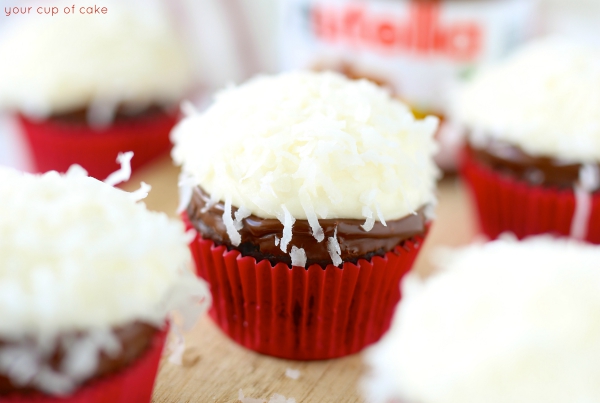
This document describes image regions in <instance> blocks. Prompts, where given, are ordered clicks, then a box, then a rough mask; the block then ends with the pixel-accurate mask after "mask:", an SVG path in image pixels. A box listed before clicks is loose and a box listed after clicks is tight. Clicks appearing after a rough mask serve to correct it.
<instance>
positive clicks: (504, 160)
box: [467, 140, 582, 189]
mask: <svg viewBox="0 0 600 403" xmlns="http://www.w3.org/2000/svg"><path fill="white" fill-rule="evenodd" d="M467 152H469V153H470V154H471V156H472V157H473V158H475V159H476V160H477V161H479V162H480V163H482V164H484V165H486V166H488V167H490V168H491V169H493V170H494V171H497V172H501V173H503V174H505V175H509V176H512V177H514V178H515V179H517V180H521V181H525V182H527V183H529V184H532V185H537V186H547V187H557V188H561V189H564V188H569V189H572V188H573V186H574V185H575V184H576V183H577V181H578V180H579V170H580V169H581V166H582V164H577V163H573V162H569V163H566V162H562V161H559V160H557V159H554V158H550V157H534V156H531V155H529V154H527V153H526V152H525V151H523V150H522V149H520V148H519V147H517V146H514V145H512V144H508V143H506V142H502V141H499V140H489V141H488V142H487V143H486V144H485V145H483V146H477V147H476V146H474V145H473V144H472V143H471V144H469V145H468V150H467Z"/></svg>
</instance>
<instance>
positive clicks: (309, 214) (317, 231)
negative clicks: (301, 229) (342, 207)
mask: <svg viewBox="0 0 600 403" xmlns="http://www.w3.org/2000/svg"><path fill="white" fill-rule="evenodd" d="M299 196H300V204H301V205H302V208H303V209H304V213H305V214H306V219H307V220H308V224H309V225H310V228H311V230H312V235H313V237H315V239H316V240H317V242H321V241H323V239H325V233H324V232H323V228H321V225H320V224H319V219H318V218H317V214H316V213H315V209H314V206H313V204H312V202H311V200H310V196H309V195H308V193H306V192H300V194H299Z"/></svg>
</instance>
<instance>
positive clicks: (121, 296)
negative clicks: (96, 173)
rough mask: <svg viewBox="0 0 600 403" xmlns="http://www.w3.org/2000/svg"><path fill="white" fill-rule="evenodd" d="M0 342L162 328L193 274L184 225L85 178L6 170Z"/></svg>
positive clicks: (0, 219) (0, 180)
mask: <svg viewBox="0 0 600 403" xmlns="http://www.w3.org/2000/svg"><path fill="white" fill-rule="evenodd" d="M0 200H2V208H0V317H1V318H2V320H0V339H7V338H8V339H14V340H18V339H19V338H21V337H24V336H32V337H39V338H40V339H42V338H51V337H53V336H55V335H58V334H60V333H62V332H64V331H68V330H73V329H76V330H81V329H90V328H107V327H114V326H119V325H122V324H126V323H128V322H131V321H134V320H137V321H143V322H148V323H152V324H156V325H159V326H160V325H162V323H163V322H164V320H165V318H166V316H167V313H168V312H169V311H170V310H171V309H173V308H174V303H175V302H176V299H177V298H178V296H177V295H176V293H177V292H181V295H180V296H179V297H181V296H183V295H184V294H185V295H187V291H185V290H188V289H190V287H192V289H193V288H194V287H195V288H196V289H197V290H200V292H206V288H205V287H204V285H203V284H202V283H200V282H199V281H198V280H196V279H195V278H194V277H193V276H192V275H191V274H190V272H189V270H188V264H190V261H191V260H190V253H189V251H188V248H187V241H188V236H186V234H185V231H184V228H183V225H182V224H181V223H180V222H176V221H171V220H169V219H168V218H167V216H166V215H165V214H163V213H156V212H150V211H148V210H147V209H146V207H145V205H144V204H143V203H136V200H135V194H130V193H127V192H124V191H122V190H119V189H116V188H113V187H111V186H108V185H106V184H104V183H102V182H100V181H98V180H96V179H93V178H91V177H88V176H87V175H86V174H85V171H83V170H82V169H81V168H78V169H77V168H72V169H71V170H70V171H69V172H68V173H67V174H65V175H60V174H58V173H56V172H53V171H52V172H48V173H46V174H44V175H41V176H40V175H31V174H24V173H20V172H17V171H13V170H9V169H0Z"/></svg>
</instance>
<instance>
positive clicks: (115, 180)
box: [104, 151, 133, 186]
mask: <svg viewBox="0 0 600 403" xmlns="http://www.w3.org/2000/svg"><path fill="white" fill-rule="evenodd" d="M132 158H133V151H127V152H126V153H119V155H117V162H118V163H119V164H120V165H121V169H119V170H118V171H115V172H113V173H112V174H110V175H108V178H106V179H104V183H106V184H107V185H109V186H115V185H118V184H119V183H123V182H127V181H128V180H129V178H130V177H131V159H132Z"/></svg>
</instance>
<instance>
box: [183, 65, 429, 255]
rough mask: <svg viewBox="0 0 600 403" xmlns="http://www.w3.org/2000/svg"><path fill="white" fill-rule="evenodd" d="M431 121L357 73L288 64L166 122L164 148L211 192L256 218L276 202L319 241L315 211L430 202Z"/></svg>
mask: <svg viewBox="0 0 600 403" xmlns="http://www.w3.org/2000/svg"><path fill="white" fill-rule="evenodd" d="M365 111H368V113H365ZM436 128H437V119H436V118H433V117H429V118H426V119H424V120H416V119H415V118H414V116H413V115H412V113H411V112H410V111H409V109H408V108H407V107H406V106H405V105H403V104H402V103H400V102H398V101H396V100H394V99H392V98H391V97H390V95H389V94H388V93H387V92H386V91H385V90H383V89H381V88H379V87H377V86H376V85H374V84H372V83H370V82H368V81H366V80H358V81H351V80H348V79H346V78H344V77H343V76H341V75H338V74H334V73H309V72H292V73H286V74H281V75H279V76H274V77H259V78H256V79H253V80H251V81H249V82H248V83H246V84H243V85H241V86H239V87H236V88H228V89H226V90H223V91H221V92H220V93H218V94H217V96H216V99H215V102H214V104H213V105H212V106H211V107H210V108H209V109H208V110H207V111H206V112H205V113H203V114H199V115H192V116H189V117H187V118H186V119H184V120H183V121H182V122H181V123H180V124H179V125H178V126H177V127H176V128H175V130H174V132H173V135H172V138H173V140H174V143H175V148H174V150H173V158H174V160H175V161H176V162H177V163H178V164H180V165H182V166H183V170H184V171H185V172H188V173H189V174H190V175H192V176H193V177H194V178H195V180H196V183H197V184H199V185H201V186H202V187H203V189H205V190H206V191H207V192H208V193H209V194H211V195H212V196H215V197H217V198H218V199H219V200H226V198H227V197H231V202H232V205H234V206H245V207H246V208H247V209H248V210H250V211H251V212H252V214H254V215H257V216H259V217H262V218H279V217H284V216H285V214H286V213H285V211H284V208H285V209H287V211H289V214H290V215H291V217H293V218H294V219H302V220H304V219H305V220H308V222H309V224H310V226H311V228H312V232H313V235H314V237H315V238H316V239H317V240H318V241H323V240H324V238H325V237H324V233H323V229H322V228H321V226H320V224H319V221H318V220H319V218H321V219H325V218H355V219H358V218H362V217H364V216H363V207H364V206H368V207H369V208H371V209H377V218H378V219H379V220H381V221H384V219H385V220H394V219H399V218H402V217H404V216H406V215H408V214H410V213H411V212H413V211H415V210H417V209H419V208H421V207H422V206H424V205H427V204H432V203H434V201H435V197H434V189H435V180H436V177H437V175H438V171H437V168H436V167H435V164H434V162H433V159H432V156H433V154H434V153H435V151H436V145H435V142H434V140H433V134H434V132H435V130H436ZM370 194H374V195H375V196H374V197H373V198H372V200H371V201H370V204H366V203H365V202H364V200H367V199H368V198H369V195H370ZM374 219H375V218H374V217H373V220H374ZM285 239H286V236H285V231H284V235H283V238H282V244H283V249H284V248H285V247H286V246H287V241H286V240H285Z"/></svg>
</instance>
